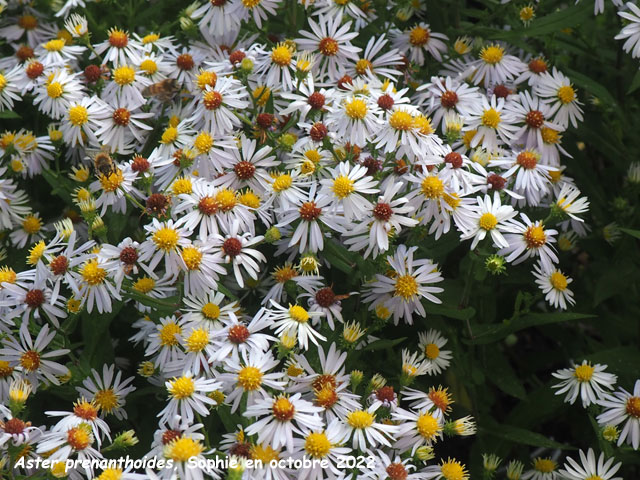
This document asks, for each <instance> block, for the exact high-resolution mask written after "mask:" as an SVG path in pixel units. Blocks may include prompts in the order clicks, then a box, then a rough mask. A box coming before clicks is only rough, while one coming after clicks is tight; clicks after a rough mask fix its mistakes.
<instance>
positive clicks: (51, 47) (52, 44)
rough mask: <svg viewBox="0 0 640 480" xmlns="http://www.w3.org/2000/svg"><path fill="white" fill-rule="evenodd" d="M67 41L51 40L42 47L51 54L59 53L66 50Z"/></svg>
mask: <svg viewBox="0 0 640 480" xmlns="http://www.w3.org/2000/svg"><path fill="white" fill-rule="evenodd" d="M64 44H65V41H64V40H63V39H57V40H49V41H48V42H47V43H45V44H44V45H42V46H43V47H44V48H45V50H47V51H49V52H59V51H60V50H62V49H63V48H64Z"/></svg>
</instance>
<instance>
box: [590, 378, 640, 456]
mask: <svg viewBox="0 0 640 480" xmlns="http://www.w3.org/2000/svg"><path fill="white" fill-rule="evenodd" d="M596 403H597V404H598V405H600V406H602V407H603V411H602V413H601V414H600V415H598V417H597V420H598V423H599V424H600V425H602V426H605V425H613V426H617V425H622V424H623V423H624V426H623V427H622V431H621V432H620V437H618V446H620V445H622V444H623V443H625V441H626V443H628V444H629V445H631V446H632V447H633V448H634V450H638V449H639V448H640V380H636V383H635V385H634V387H633V393H629V392H627V391H626V390H625V389H624V388H619V389H618V390H617V391H615V392H613V393H607V394H605V395H604V396H603V398H602V399H601V400H598V401H597V402H596Z"/></svg>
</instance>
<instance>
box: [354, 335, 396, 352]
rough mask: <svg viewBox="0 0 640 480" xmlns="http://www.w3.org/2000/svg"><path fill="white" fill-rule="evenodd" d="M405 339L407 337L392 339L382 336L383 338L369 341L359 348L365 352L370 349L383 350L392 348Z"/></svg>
mask: <svg viewBox="0 0 640 480" xmlns="http://www.w3.org/2000/svg"><path fill="white" fill-rule="evenodd" d="M406 339H407V337H400V338H394V339H393V340H389V339H384V338H383V339H380V340H376V341H374V342H371V343H370V344H369V345H367V346H366V347H364V348H361V349H360V350H361V351H363V352H366V351H372V350H383V349H385V348H392V347H395V346H396V345H398V344H400V343H402V342H404V341H405V340H406Z"/></svg>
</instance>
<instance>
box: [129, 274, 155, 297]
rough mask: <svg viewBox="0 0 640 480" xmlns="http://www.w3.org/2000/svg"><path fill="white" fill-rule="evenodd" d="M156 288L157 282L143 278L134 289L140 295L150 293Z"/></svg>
mask: <svg viewBox="0 0 640 480" xmlns="http://www.w3.org/2000/svg"><path fill="white" fill-rule="evenodd" d="M155 286H156V281H155V280H154V279H153V278H151V277H142V278H139V279H138V280H136V282H135V283H134V284H133V289H134V290H135V291H136V292H140V293H145V294H146V293H149V292H150V291H151V290H153V289H154V287H155Z"/></svg>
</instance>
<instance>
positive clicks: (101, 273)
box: [80, 258, 107, 287]
mask: <svg viewBox="0 0 640 480" xmlns="http://www.w3.org/2000/svg"><path fill="white" fill-rule="evenodd" d="M80 273H81V275H82V278H83V279H84V281H85V282H87V283H88V284H89V285H90V286H92V287H94V286H96V285H100V284H102V283H103V282H104V279H105V278H106V276H107V271H106V270H105V269H104V268H102V267H100V265H98V260H96V259H95V258H94V259H92V260H89V261H88V262H87V263H85V264H84V266H83V267H82V270H81V271H80Z"/></svg>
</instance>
